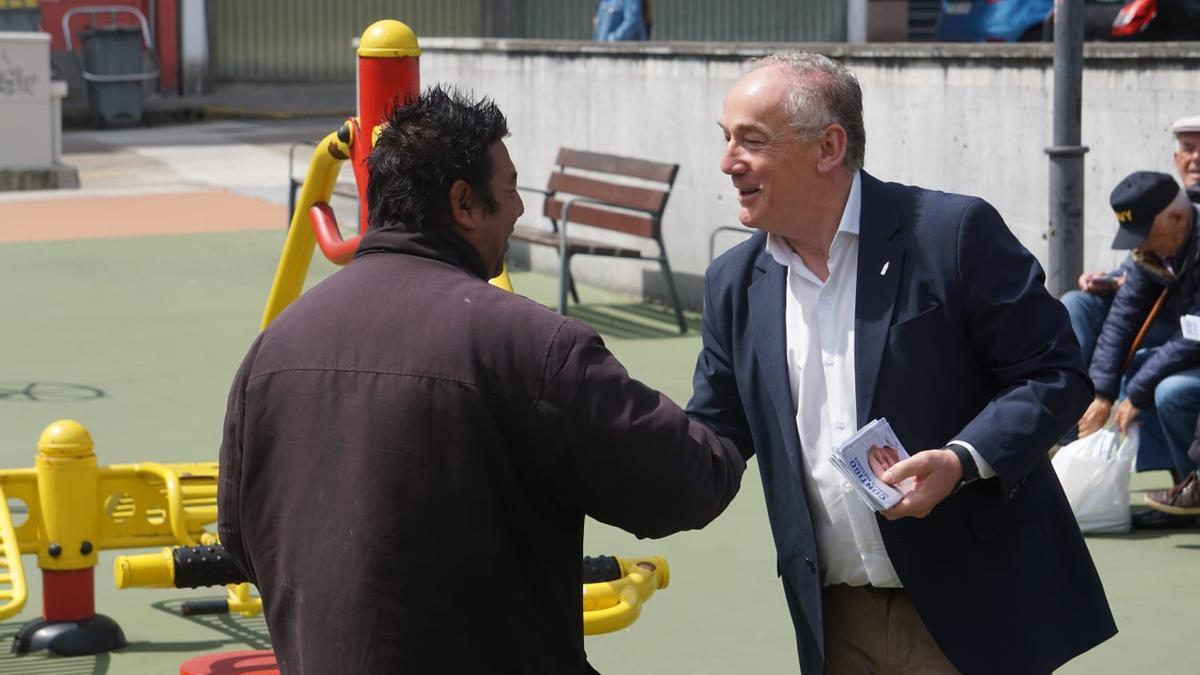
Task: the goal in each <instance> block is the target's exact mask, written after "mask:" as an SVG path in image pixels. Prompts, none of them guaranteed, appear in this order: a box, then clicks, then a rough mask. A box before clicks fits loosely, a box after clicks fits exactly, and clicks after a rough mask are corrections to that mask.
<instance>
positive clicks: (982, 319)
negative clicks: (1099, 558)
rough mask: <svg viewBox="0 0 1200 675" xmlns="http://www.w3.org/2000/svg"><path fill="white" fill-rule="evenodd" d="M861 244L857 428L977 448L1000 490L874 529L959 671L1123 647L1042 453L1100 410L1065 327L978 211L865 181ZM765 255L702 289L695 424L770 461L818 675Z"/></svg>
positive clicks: (745, 258)
mask: <svg viewBox="0 0 1200 675" xmlns="http://www.w3.org/2000/svg"><path fill="white" fill-rule="evenodd" d="M860 230H861V232H860V235H859V250H858V277H857V279H858V287H857V298H856V302H855V308H854V329H855V343H854V359H855V386H856V391H857V397H858V400H857V413H858V423H859V425H860V426H861V425H863V424H865V423H867V422H868V421H870V420H872V419H875V418H877V417H887V419H888V421H889V422H891V425H892V427H893V428H894V429H895V431H896V433H897V435H898V436H899V437H900V440H901V441H902V442H903V443H904V445H905V447H906V448H907V449H908V450H909V452H916V451H920V450H922V449H928V448H941V447H943V446H945V444H946V443H947V442H948V441H950V440H953V439H961V440H964V441H967V442H969V443H971V444H972V445H973V446H974V447H975V448H976V449H977V450H978V451H979V452H980V454H982V455H983V456H984V458H986V459H987V461H988V463H990V464H991V466H992V467H993V468H994V469H995V470H996V474H997V476H996V478H993V479H989V480H981V481H977V482H975V483H973V484H971V485H969V486H967V487H966V488H964V489H962V490H960V491H959V492H957V493H955V494H953V495H951V496H949V497H947V498H946V499H945V500H944V501H943V502H942V503H941V504H939V505H938V506H937V507H936V508H934V510H933V512H932V513H930V514H929V516H927V517H925V518H923V519H918V518H905V519H901V520H899V521H896V522H892V521H888V520H886V519H884V518H882V517H880V518H879V525H880V530H881V532H882V535H883V541H884V545H885V546H886V548H887V551H888V555H889V556H890V558H891V561H892V565H893V566H894V567H895V569H896V573H897V574H898V575H899V577H900V580H901V582H902V583H903V584H904V586H905V588H906V589H907V590H908V593H909V595H910V596H911V597H912V601H913V604H914V605H915V606H916V608H917V611H918V612H919V613H920V615H921V618H922V619H923V620H924V622H925V624H926V626H927V627H928V628H929V631H930V633H931V634H932V635H933V637H934V639H935V640H936V641H937V643H938V645H939V646H941V648H942V650H943V651H944V652H945V653H946V656H947V657H949V659H950V660H951V662H953V663H954V665H955V666H956V667H957V668H958V669H959V670H960V671H962V672H963V673H966V674H967V675H973V674H975V673H995V674H997V675H1000V674H1004V675H1010V674H1012V673H1048V672H1050V671H1051V670H1053V669H1054V668H1056V667H1058V666H1059V665H1061V664H1063V663H1064V662H1066V661H1067V660H1069V659H1071V658H1072V657H1074V656H1076V655H1077V654H1080V653H1082V652H1084V651H1086V650H1087V649H1090V648H1091V647H1093V646H1095V645H1096V644H1099V643H1100V642H1102V641H1103V640H1105V639H1107V638H1108V637H1110V636H1112V635H1114V634H1115V633H1116V625H1115V624H1114V622H1113V618H1112V614H1111V612H1110V611H1109V608H1108V602H1107V600H1106V599H1105V596H1104V590H1103V588H1102V587H1101V584H1100V579H1099V576H1098V575H1097V573H1096V569H1095V566H1094V565H1093V563H1092V560H1091V557H1090V555H1089V554H1088V550H1087V547H1086V546H1085V544H1084V542H1083V537H1082V536H1081V535H1080V533H1079V528H1078V526H1077V525H1076V523H1075V519H1074V517H1073V516H1072V514H1071V510H1070V507H1069V505H1068V504H1067V501H1066V497H1065V496H1064V494H1063V491H1062V487H1061V486H1060V485H1059V482H1058V479H1057V477H1056V476H1055V474H1054V472H1053V470H1052V469H1051V467H1050V462H1049V459H1048V457H1047V450H1048V449H1049V448H1050V446H1052V445H1053V444H1054V442H1055V441H1056V440H1057V439H1058V438H1060V437H1061V436H1062V434H1063V433H1064V432H1065V431H1066V430H1067V429H1068V428H1069V427H1070V426H1071V425H1073V424H1074V423H1075V422H1076V421H1077V420H1078V419H1079V417H1080V415H1081V414H1082V413H1083V411H1084V409H1085V408H1086V407H1087V405H1088V403H1089V402H1090V401H1091V400H1092V388H1091V384H1090V382H1089V380H1088V377H1087V374H1086V372H1085V370H1084V367H1083V361H1082V359H1081V357H1080V354H1079V346H1078V343H1077V341H1076V340H1075V337H1074V335H1073V334H1072V333H1071V327H1070V324H1069V323H1068V320H1067V313H1066V311H1065V309H1064V308H1063V306H1062V305H1061V304H1060V303H1059V302H1058V301H1057V300H1055V299H1054V298H1053V297H1051V296H1050V294H1049V293H1048V292H1047V291H1046V289H1045V285H1044V275H1043V273H1042V270H1041V267H1040V266H1039V265H1038V263H1037V260H1036V259H1034V257H1033V256H1032V255H1031V254H1030V253H1029V252H1028V251H1027V250H1025V249H1024V248H1023V247H1022V246H1021V244H1020V243H1019V242H1018V241H1017V240H1016V238H1015V237H1014V236H1013V235H1012V233H1011V232H1010V231H1009V230H1008V228H1007V227H1006V226H1005V224H1004V221H1003V220H1002V219H1001V217H1000V215H999V214H998V213H997V212H996V210H995V209H993V208H992V207H991V206H990V205H989V204H987V203H986V202H984V201H983V200H981V199H977V198H973V197H966V196H961V195H952V194H946V193H941V192H933V191H929V190H923V189H920V188H915V187H909V186H905V185H899V184H895V183H886V184H885V183H881V182H880V181H878V180H876V179H874V178H872V177H871V176H869V175H867V174H866V173H865V172H863V174H862V216H861V227H860ZM765 240H766V235H765V234H764V233H759V234H756V235H755V236H753V237H751V238H750V239H749V240H748V241H746V242H744V243H742V244H741V245H739V246H737V247H736V248H734V249H732V250H730V251H729V252H727V253H726V254H725V255H723V256H721V257H720V258H719V259H717V260H716V261H715V262H714V263H713V264H712V266H711V267H710V268H709V270H708V272H707V274H706V276H705V303H704V320H703V348H702V350H701V353H700V356H699V359H698V361H697V364H696V373H695V378H694V388H695V390H694V394H693V397H692V400H691V402H690V403H689V404H688V413H689V414H690V415H692V417H693V418H695V419H697V420H699V421H701V422H703V423H704V424H706V425H708V426H710V427H711V428H713V429H714V430H716V431H717V433H719V434H721V435H723V436H726V437H727V438H730V439H732V440H733V441H734V442H735V443H737V444H738V446H739V447H740V448H741V449H742V451H743V454H746V455H749V454H750V453H754V454H756V455H757V456H758V461H759V469H760V471H759V473H760V475H761V476H762V481H763V489H764V493H765V496H766V502H767V513H768V516H769V518H770V521H771V530H772V534H773V535H774V538H775V546H776V550H777V553H778V569H779V573H780V575H781V576H782V577H783V580H784V588H785V592H786V595H787V600H788V606H789V609H790V611H791V615H792V621H793V623H794V625H795V631H796V642H797V646H798V649H799V653H800V665H801V669H802V670H803V671H804V672H806V673H821V672H822V670H823V667H824V646H823V643H822V623H821V621H822V618H821V592H820V591H821V581H820V578H821V575H820V565H821V561H820V559H819V557H818V555H817V550H816V543H815V539H814V537H813V526H812V522H811V516H810V514H809V508H808V497H807V495H806V494H805V487H804V480H803V474H804V471H805V468H804V462H803V459H802V456H801V453H802V452H803V449H802V448H801V446H800V438H799V435H798V433H797V430H796V423H795V411H796V402H795V401H793V400H792V394H791V387H790V385H789V382H788V373H787V358H786V356H785V334H784V294H785V289H786V280H787V271H786V268H785V267H783V266H782V265H780V264H778V263H777V262H775V260H774V259H773V258H771V256H770V254H768V253H767V252H766V251H765V243H766V241H765ZM885 266H886V268H887V269H886V271H885V270H884V267H885ZM800 403H801V404H803V401H801V402H800Z"/></svg>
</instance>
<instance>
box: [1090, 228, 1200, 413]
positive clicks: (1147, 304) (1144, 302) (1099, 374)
mask: <svg viewBox="0 0 1200 675" xmlns="http://www.w3.org/2000/svg"><path fill="white" fill-rule="evenodd" d="M1197 208H1200V207H1197ZM1197 213H1198V211H1196V210H1193V212H1192V229H1191V233H1190V234H1189V235H1188V240H1187V243H1186V244H1185V245H1184V247H1183V250H1182V251H1181V252H1180V253H1179V254H1178V255H1176V256H1175V257H1174V258H1172V259H1171V260H1169V261H1167V262H1168V263H1169V264H1170V266H1171V268H1172V269H1174V270H1176V272H1177V274H1176V276H1175V277H1174V278H1172V277H1170V276H1166V275H1162V274H1160V273H1157V272H1155V271H1152V270H1150V269H1148V268H1147V267H1145V266H1144V265H1140V264H1126V265H1124V266H1123V268H1124V270H1125V273H1126V274H1125V283H1124V284H1123V285H1122V286H1121V290H1120V291H1118V292H1117V296H1116V297H1115V298H1113V304H1112V309H1110V310H1109V312H1108V318H1107V319H1105V321H1104V328H1103V329H1102V330H1101V331H1100V338H1099V340H1097V342H1096V351H1095V353H1094V354H1093V355H1092V364H1091V368H1090V370H1089V375H1091V378H1092V382H1093V383H1094V384H1095V385H1096V394H1097V395H1100V396H1106V397H1108V398H1109V399H1112V400H1115V399H1116V398H1117V393H1118V391H1119V390H1120V385H1121V374H1122V372H1121V368H1122V366H1123V365H1124V362H1125V355H1126V354H1127V353H1128V351H1129V347H1130V345H1132V344H1133V339H1134V337H1135V336H1136V335H1137V332H1138V329H1140V328H1141V327H1142V324H1143V323H1144V322H1145V320H1146V316H1147V315H1148V314H1149V313H1150V309H1151V308H1152V307H1153V306H1154V303H1155V301H1156V300H1158V296H1159V295H1160V294H1161V293H1162V290H1163V288H1165V287H1168V286H1169V287H1170V289H1171V291H1170V295H1168V296H1167V301H1166V304H1165V305H1163V308H1162V310H1161V311H1160V312H1159V318H1160V319H1162V320H1166V321H1172V322H1176V323H1178V321H1179V317H1180V316H1182V315H1184V314H1200V241H1198V240H1200V232H1198V231H1197V230H1198V228H1197V227H1196V223H1197ZM1197 366H1200V342H1195V341H1192V340H1188V339H1186V338H1184V337H1183V334H1182V333H1181V332H1180V331H1179V330H1178V329H1176V331H1175V333H1174V335H1172V336H1171V338H1170V339H1169V340H1167V342H1166V343H1164V344H1163V345H1162V347H1161V348H1159V349H1158V350H1157V351H1155V352H1154V354H1153V355H1152V356H1151V357H1150V358H1149V359H1148V360H1147V361H1146V363H1144V364H1143V365H1142V366H1141V368H1139V369H1138V371H1137V373H1136V374H1135V375H1134V376H1133V378H1132V379H1131V380H1130V381H1129V386H1128V387H1127V388H1126V395H1127V396H1128V397H1129V400H1130V402H1132V403H1133V404H1134V405H1135V406H1137V407H1139V408H1148V407H1150V406H1152V405H1154V388H1155V387H1156V386H1158V383H1159V382H1162V380H1163V378H1165V377H1167V376H1168V375H1172V374H1174V373H1177V372H1179V371H1181V370H1186V369H1188V368H1195V367H1197Z"/></svg>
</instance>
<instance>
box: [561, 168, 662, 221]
mask: <svg viewBox="0 0 1200 675" xmlns="http://www.w3.org/2000/svg"><path fill="white" fill-rule="evenodd" d="M548 189H549V190H550V191H551V192H555V193H558V192H566V193H569V194H573V195H579V196H580V197H587V198H589V199H597V200H599V201H602V202H605V203H606V204H611V205H613V206H619V207H623V208H627V209H636V210H639V211H647V212H649V213H652V214H654V215H659V214H661V213H662V212H663V209H664V208H665V207H666V205H667V196H668V193H667V192H664V191H663V190H653V189H650V188H643V187H635V186H633V185H618V184H617V183H608V182H606V181H602V180H596V179H595V178H588V177H586V176H577V175H573V174H569V173H558V172H555V173H552V174H550V182H549V186H548ZM558 198H559V199H561V200H562V201H566V200H567V198H566V197H565V196H562V195H559V196H558ZM571 208H575V207H571Z"/></svg>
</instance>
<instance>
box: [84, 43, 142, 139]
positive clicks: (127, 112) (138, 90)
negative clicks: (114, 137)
mask: <svg viewBox="0 0 1200 675" xmlns="http://www.w3.org/2000/svg"><path fill="white" fill-rule="evenodd" d="M79 46H80V49H81V50H82V52H83V54H82V56H83V70H84V72H85V73H89V74H92V75H100V76H118V77H120V76H125V75H138V74H140V73H141V72H142V31H141V30H140V29H138V28H134V27H132V26H129V27H126V26H101V27H98V28H90V29H87V30H81V31H79ZM84 79H86V80H87V92H88V107H90V108H91V111H92V119H93V120H95V122H96V125H97V126H112V125H119V124H140V123H141V122H142V121H143V120H144V118H145V116H146V109H145V100H144V95H143V92H142V80H141V79H140V78H139V79H115V80H107V79H103V80H96V79H93V78H88V77H87V76H86V75H85V76H84Z"/></svg>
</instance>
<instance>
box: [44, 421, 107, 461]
mask: <svg viewBox="0 0 1200 675" xmlns="http://www.w3.org/2000/svg"><path fill="white" fill-rule="evenodd" d="M93 448H95V443H93V442H92V435H91V434H90V433H88V430H87V427H85V426H83V425H82V424H80V423H79V422H76V421H75V420H58V421H55V422H51V423H50V426H48V427H46V428H45V429H44V430H43V431H42V435H41V436H40V437H39V438H38V452H40V453H42V454H43V455H46V456H47V457H86V456H88V455H90V454H92V450H93Z"/></svg>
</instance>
